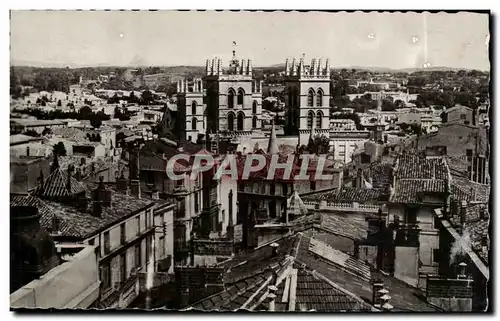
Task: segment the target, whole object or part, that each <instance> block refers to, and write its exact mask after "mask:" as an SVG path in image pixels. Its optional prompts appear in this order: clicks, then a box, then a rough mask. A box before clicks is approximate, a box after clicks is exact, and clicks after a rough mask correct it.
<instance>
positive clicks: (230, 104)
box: [227, 88, 236, 108]
mask: <svg viewBox="0 0 500 321" xmlns="http://www.w3.org/2000/svg"><path fill="white" fill-rule="evenodd" d="M234 96H236V94H235V93H234V90H233V88H230V89H229V91H228V93H227V108H234Z"/></svg>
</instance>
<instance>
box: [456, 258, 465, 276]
mask: <svg viewBox="0 0 500 321" xmlns="http://www.w3.org/2000/svg"><path fill="white" fill-rule="evenodd" d="M465 278H467V263H465V262H462V263H460V264H458V275H457V279H465Z"/></svg>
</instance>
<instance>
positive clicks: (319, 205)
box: [303, 201, 380, 213]
mask: <svg viewBox="0 0 500 321" xmlns="http://www.w3.org/2000/svg"><path fill="white" fill-rule="evenodd" d="M303 202H304V205H305V206H306V207H307V208H308V209H310V210H342V211H352V212H369V213H377V212H378V210H379V208H380V207H379V206H378V205H371V204H359V203H342V202H326V201H320V202H318V201H303Z"/></svg>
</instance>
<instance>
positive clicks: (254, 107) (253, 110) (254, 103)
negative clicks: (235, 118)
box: [252, 100, 257, 114]
mask: <svg viewBox="0 0 500 321" xmlns="http://www.w3.org/2000/svg"><path fill="white" fill-rule="evenodd" d="M252 114H257V101H256V100H254V101H253V105H252Z"/></svg>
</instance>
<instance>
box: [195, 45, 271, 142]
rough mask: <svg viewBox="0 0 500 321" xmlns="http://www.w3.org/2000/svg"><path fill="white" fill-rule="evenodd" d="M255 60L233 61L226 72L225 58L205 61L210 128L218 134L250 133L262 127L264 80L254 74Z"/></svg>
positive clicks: (234, 58) (234, 59)
mask: <svg viewBox="0 0 500 321" xmlns="http://www.w3.org/2000/svg"><path fill="white" fill-rule="evenodd" d="M252 68H253V67H252V61H251V60H245V59H243V60H241V61H239V60H238V59H237V58H236V51H233V58H232V60H231V62H230V64H229V68H228V69H226V70H223V68H222V59H220V58H215V59H212V60H207V62H206V78H205V79H206V83H207V92H206V99H207V100H206V101H207V112H206V116H207V129H208V130H209V131H210V132H211V133H217V132H225V131H229V132H251V131H252V130H253V129H260V128H261V124H262V81H260V82H257V81H255V80H254V79H253V75H252Z"/></svg>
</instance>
